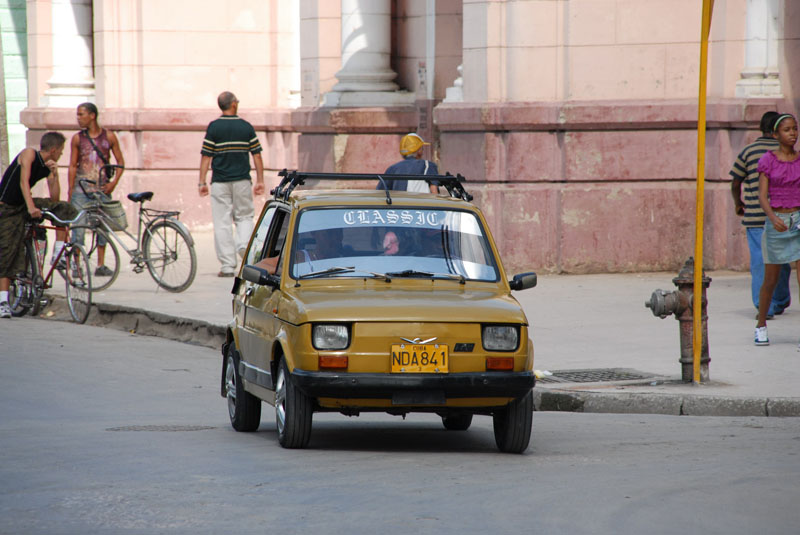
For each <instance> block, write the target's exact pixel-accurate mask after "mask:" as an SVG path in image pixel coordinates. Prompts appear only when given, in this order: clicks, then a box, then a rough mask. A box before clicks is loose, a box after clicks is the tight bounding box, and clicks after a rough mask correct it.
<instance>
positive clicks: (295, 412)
mask: <svg viewBox="0 0 800 535" xmlns="http://www.w3.org/2000/svg"><path fill="white" fill-rule="evenodd" d="M313 415H314V411H313V408H312V400H311V398H309V397H308V396H306V395H305V394H304V393H303V392H301V391H300V389H299V388H297V386H296V385H295V384H294V383H293V382H292V376H291V374H290V373H289V369H288V368H287V366H286V361H285V360H284V359H281V363H280V366H279V367H278V381H277V383H276V385H275V424H276V426H277V428H278V442H280V444H281V446H283V447H284V448H305V447H306V445H308V441H309V440H310V439H311V420H312V417H313Z"/></svg>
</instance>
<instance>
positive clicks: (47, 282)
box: [25, 221, 69, 290]
mask: <svg viewBox="0 0 800 535" xmlns="http://www.w3.org/2000/svg"><path fill="white" fill-rule="evenodd" d="M26 227H27V229H28V230H27V234H26V235H25V240H26V241H32V242H33V250H34V252H35V253H36V264H37V265H38V266H39V275H41V277H42V288H43V289H45V290H48V289H50V288H52V287H53V284H52V280H53V273H55V272H56V271H58V269H57V267H58V263H59V262H60V261H61V258H62V257H63V256H64V251H66V250H67V244H68V243H69V242H65V244H64V247H62V248H61V250H60V251H59V252H58V255H56V256H55V258H54V259H53V263H52V264H51V265H50V270H49V271H48V272H47V276H44V271H45V270H44V263H45V254H44V253H45V252H46V251H42V250H41V249H40V248H39V240H37V239H36V234H35V231H36V230H37V229H44V230H45V231H47V230H58V227H56V226H53V225H43V224H41V223H36V222H35V221H31V222H29V223H26Z"/></svg>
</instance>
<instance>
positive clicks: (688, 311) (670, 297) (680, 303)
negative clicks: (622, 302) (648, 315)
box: [644, 257, 711, 383]
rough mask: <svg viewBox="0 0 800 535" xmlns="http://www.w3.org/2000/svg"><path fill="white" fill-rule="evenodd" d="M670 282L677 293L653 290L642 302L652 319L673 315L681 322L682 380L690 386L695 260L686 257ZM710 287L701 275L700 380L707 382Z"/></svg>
mask: <svg viewBox="0 0 800 535" xmlns="http://www.w3.org/2000/svg"><path fill="white" fill-rule="evenodd" d="M672 283H673V284H675V286H677V287H678V289H677V290H675V291H672V292H667V291H664V290H656V291H655V292H653V295H652V296H650V300H649V301H645V303H644V306H645V307H647V308H649V309H651V310H652V311H653V315H654V316H658V317H659V318H661V319H664V318H666V317H667V316H669V315H670V314H674V315H675V319H677V320H678V321H679V322H680V339H681V357H680V359H679V360H680V363H681V379H683V381H684V382H686V383H691V382H692V380H693V379H694V364H693V363H694V352H693V350H692V349H693V333H694V323H693V317H694V314H693V312H694V307H693V288H694V258H693V257H689V260H687V261H686V264H684V265H683V268H682V269H681V270H680V272H679V273H678V276H677V277H675V278H674V279H672ZM710 284H711V278H710V277H706V274H705V272H704V273H703V295H702V298H701V302H702V306H701V310H700V313H701V314H702V316H701V318H702V326H703V327H702V328H703V338H702V339H703V343H702V347H701V350H700V381H701V382H706V381H708V379H709V375H708V363H709V362H710V361H711V358H710V357H709V356H708V314H707V306H708V299H707V298H706V288H708V287H709V285H710Z"/></svg>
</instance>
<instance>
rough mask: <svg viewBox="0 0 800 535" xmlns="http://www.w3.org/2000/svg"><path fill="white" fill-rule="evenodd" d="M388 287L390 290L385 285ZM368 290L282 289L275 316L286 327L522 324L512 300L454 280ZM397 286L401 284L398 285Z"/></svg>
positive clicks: (504, 294) (392, 284) (491, 291)
mask: <svg viewBox="0 0 800 535" xmlns="http://www.w3.org/2000/svg"><path fill="white" fill-rule="evenodd" d="M390 284H391V285H390ZM390 284H386V283H381V285H382V286H377V287H375V286H373V287H370V288H353V287H334V288H331V287H320V288H309V287H307V286H304V287H300V288H287V289H286V291H285V292H284V293H283V296H282V299H281V300H280V305H279V307H278V308H279V312H278V316H279V317H280V318H281V319H284V320H286V321H289V322H291V323H297V324H299V323H306V322H317V321H346V322H354V321H381V322H382V321H395V322H396V321H410V322H426V321H433V322H443V321H445V322H456V323H520V324H525V325H527V323H528V321H527V319H526V317H525V313H524V312H523V311H522V307H520V305H519V303H518V302H517V300H516V299H514V297H512V296H511V295H510V294H509V293H507V292H506V293H504V292H501V291H499V290H498V289H497V288H495V287H492V288H491V289H489V290H487V289H481V288H470V287H469V286H470V284H469V283H468V284H467V286H466V287H465V286H462V285H459V283H458V282H457V281H436V282H434V283H432V284H431V283H428V284H427V285H426V286H428V287H427V288H425V289H420V288H410V287H407V286H406V287H402V288H401V287H399V286H400V285H398V284H396V283H395V282H392V283H390ZM401 284H402V283H401Z"/></svg>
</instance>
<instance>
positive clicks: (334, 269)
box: [297, 266, 356, 279]
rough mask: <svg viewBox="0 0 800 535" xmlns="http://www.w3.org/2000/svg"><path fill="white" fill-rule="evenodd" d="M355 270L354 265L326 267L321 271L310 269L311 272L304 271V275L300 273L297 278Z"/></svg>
mask: <svg viewBox="0 0 800 535" xmlns="http://www.w3.org/2000/svg"><path fill="white" fill-rule="evenodd" d="M355 270H356V268H355V266H349V267H339V266H334V267H329V268H328V269H323V270H321V271H312V272H311V273H306V274H304V275H300V276H299V277H297V278H298V279H311V278H314V277H319V276H321V275H334V274H336V273H352V272H353V271H355Z"/></svg>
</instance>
